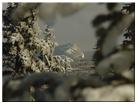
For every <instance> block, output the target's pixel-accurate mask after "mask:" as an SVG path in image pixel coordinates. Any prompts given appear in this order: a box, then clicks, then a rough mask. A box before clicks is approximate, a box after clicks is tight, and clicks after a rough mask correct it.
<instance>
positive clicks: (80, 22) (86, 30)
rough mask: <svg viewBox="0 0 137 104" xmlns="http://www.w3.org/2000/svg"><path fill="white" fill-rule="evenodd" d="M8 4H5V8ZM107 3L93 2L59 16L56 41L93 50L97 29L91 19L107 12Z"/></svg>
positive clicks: (55, 26) (56, 23) (56, 25)
mask: <svg viewBox="0 0 137 104" xmlns="http://www.w3.org/2000/svg"><path fill="white" fill-rule="evenodd" d="M5 7H6V4H3V8H5ZM106 11H107V10H106V8H105V5H99V4H96V3H91V4H90V5H87V6H86V7H85V8H83V9H82V10H80V11H79V12H77V13H75V14H73V15H71V16H67V17H58V18H57V19H56V22H55V25H54V26H53V28H54V30H55V35H56V41H57V42H58V43H59V44H60V45H61V44H65V43H76V44H77V45H78V46H79V47H80V48H81V49H82V50H84V51H85V50H92V48H93V47H95V44H96V38H95V33H94V32H95V29H94V27H92V25H91V21H92V20H93V19H94V18H95V17H96V15H97V14H100V13H104V12H106Z"/></svg>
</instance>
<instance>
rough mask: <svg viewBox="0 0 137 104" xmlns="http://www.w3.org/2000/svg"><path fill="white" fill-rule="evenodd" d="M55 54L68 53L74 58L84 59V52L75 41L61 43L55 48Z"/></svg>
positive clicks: (67, 54)
mask: <svg viewBox="0 0 137 104" xmlns="http://www.w3.org/2000/svg"><path fill="white" fill-rule="evenodd" d="M54 54H55V55H66V56H68V57H70V58H72V59H83V58H84V53H83V52H82V51H81V49H80V48H79V47H78V46H77V45H76V44H73V43H67V44H63V45H59V46H57V47H56V48H55V51H54Z"/></svg>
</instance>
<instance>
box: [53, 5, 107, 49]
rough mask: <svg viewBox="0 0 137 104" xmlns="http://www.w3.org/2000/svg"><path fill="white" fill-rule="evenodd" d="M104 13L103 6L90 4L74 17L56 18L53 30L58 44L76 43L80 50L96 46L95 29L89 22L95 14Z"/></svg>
mask: <svg viewBox="0 0 137 104" xmlns="http://www.w3.org/2000/svg"><path fill="white" fill-rule="evenodd" d="M103 12H106V8H105V6H104V5H99V4H93V3H92V4H90V5H88V6H87V7H86V8H84V9H82V10H80V11H79V12H77V13H75V14H74V15H71V16H68V17H65V18H58V19H57V21H56V24H55V26H54V27H53V28H54V29H55V33H56V40H57V42H58V43H59V44H64V43H66V42H71V43H76V44H77V45H78V46H79V47H80V48H81V49H82V50H91V49H92V48H93V47H94V46H95V44H96V38H95V34H94V31H95V29H94V28H93V27H92V25H91V21H92V20H93V19H94V18H95V16H96V15H97V14H100V13H103Z"/></svg>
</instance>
